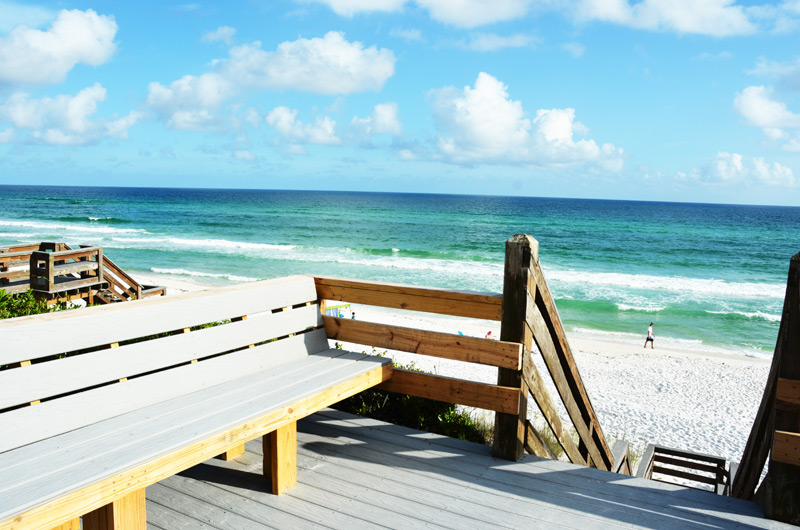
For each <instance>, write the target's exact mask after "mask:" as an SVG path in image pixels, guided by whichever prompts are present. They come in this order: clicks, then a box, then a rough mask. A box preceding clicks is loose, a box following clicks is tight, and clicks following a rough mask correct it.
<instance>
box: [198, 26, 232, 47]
mask: <svg viewBox="0 0 800 530" xmlns="http://www.w3.org/2000/svg"><path fill="white" fill-rule="evenodd" d="M235 35H236V28H232V27H230V26H220V27H218V28H217V29H215V30H214V31H207V32H206V33H204V34H203V42H224V43H225V44H227V45H228V46H231V45H233V37H234V36H235Z"/></svg>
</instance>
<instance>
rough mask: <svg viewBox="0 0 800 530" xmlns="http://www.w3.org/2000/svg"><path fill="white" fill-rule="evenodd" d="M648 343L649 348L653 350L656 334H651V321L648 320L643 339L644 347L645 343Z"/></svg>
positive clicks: (645, 346)
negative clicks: (648, 324)
mask: <svg viewBox="0 0 800 530" xmlns="http://www.w3.org/2000/svg"><path fill="white" fill-rule="evenodd" d="M648 342H649V343H650V349H652V350H655V349H656V347H655V342H656V336H655V335H653V323H652V322H650V327H649V328H647V338H646V339H644V346H643V347H644V348H647V343H648Z"/></svg>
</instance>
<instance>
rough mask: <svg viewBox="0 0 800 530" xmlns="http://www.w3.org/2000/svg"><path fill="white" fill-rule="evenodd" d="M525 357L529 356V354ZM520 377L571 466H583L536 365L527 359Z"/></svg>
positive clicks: (576, 447)
mask: <svg viewBox="0 0 800 530" xmlns="http://www.w3.org/2000/svg"><path fill="white" fill-rule="evenodd" d="M527 355H528V356H529V355H530V354H527ZM522 376H523V378H524V379H525V383H526V385H527V386H528V390H529V391H530V393H531V396H532V397H533V400H534V402H535V403H536V406H537V407H539V411H540V412H541V413H542V416H544V419H545V421H546V422H547V424H548V425H549V426H550V429H552V431H553V433H554V434H555V436H556V439H557V440H558V443H559V445H560V446H561V448H562V449H563V450H564V453H565V454H566V455H567V458H568V459H569V461H570V462H572V463H573V464H580V465H583V466H585V465H586V459H584V458H583V456H582V455H581V453H580V451H579V450H578V446H577V445H576V444H575V441H574V440H573V439H572V436H571V435H570V433H569V431H568V430H567V429H566V428H565V427H564V425H563V424H562V423H561V418H560V417H559V415H558V409H557V408H556V405H555V403H554V402H553V400H552V398H551V397H550V394H549V393H548V392H547V388H546V387H545V386H544V380H543V379H542V376H541V375H540V374H539V369H538V368H536V365H535V364H533V361H532V360H531V359H528V360H527V362H525V363H524V365H523V371H522Z"/></svg>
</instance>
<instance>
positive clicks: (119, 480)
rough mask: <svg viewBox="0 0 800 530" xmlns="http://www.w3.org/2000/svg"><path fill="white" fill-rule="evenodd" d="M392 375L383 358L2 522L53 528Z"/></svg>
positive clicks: (20, 526)
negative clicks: (323, 387)
mask: <svg viewBox="0 0 800 530" xmlns="http://www.w3.org/2000/svg"><path fill="white" fill-rule="evenodd" d="M362 357H364V356H362ZM389 377H391V365H390V364H383V363H380V364H378V365H377V366H376V367H375V368H372V369H369V370H368V371H365V372H362V373H361V374H360V375H358V376H354V377H351V378H349V379H346V380H345V381H343V382H341V383H339V384H336V385H334V386H332V387H329V388H327V389H326V390H324V391H319V392H314V393H313V395H306V396H304V397H302V398H299V399H298V400H297V401H295V402H292V403H290V404H289V405H288V406H281V407H279V408H278V409H275V410H271V411H267V412H265V413H263V414H261V415H260V416H258V417H256V418H253V419H251V420H249V421H247V422H245V423H242V424H240V425H238V426H236V427H234V428H230V429H226V430H224V431H223V432H220V433H218V434H216V435H213V436H209V437H204V438H203V439H202V440H200V441H198V442H195V443H191V444H188V445H180V446H179V447H177V448H176V449H174V450H172V451H169V452H168V453H166V454H162V456H161V457H159V458H156V459H154V460H148V461H146V462H144V463H141V464H137V465H134V466H133V467H131V468H129V469H126V470H125V471H122V472H120V473H117V474H114V475H111V476H108V477H106V478H104V479H101V480H97V481H94V482H92V483H91V484H89V485H87V486H85V487H83V488H81V489H78V490H75V491H71V492H68V493H66V494H64V495H61V496H58V497H57V498H55V499H54V500H52V501H50V502H47V503H45V504H40V505H38V506H35V507H33V508H31V509H29V510H26V511H25V512H23V513H20V514H17V515H15V516H14V517H12V518H9V519H5V520H3V521H2V522H0V529H2V530H7V529H10V528H14V529H17V530H21V529H34V528H42V527H45V528H48V527H53V526H55V525H58V524H63V523H64V522H66V521H69V520H70V519H72V518H74V517H75V516H76V515H78V514H83V513H88V512H89V511H92V510H94V509H96V508H99V507H101V506H104V505H105V504H107V502H108V501H113V500H116V499H118V498H122V497H124V496H126V495H128V494H130V493H132V492H134V491H136V490H137V489H139V488H143V487H146V486H147V485H149V484H153V483H155V482H157V481H159V480H162V479H164V478H166V477H169V476H171V475H174V474H175V473H178V472H180V471H182V470H184V469H187V468H188V467H191V466H193V465H195V464H198V463H200V462H203V461H205V460H208V459H209V458H212V457H213V456H215V455H218V454H220V453H222V452H224V451H227V450H228V449H230V448H232V447H235V446H237V445H240V444H241V443H243V442H245V441H247V440H250V439H252V438H255V437H257V436H261V435H263V434H265V433H267V432H271V431H273V430H275V429H277V428H280V427H282V426H284V425H286V424H288V423H291V422H295V421H297V420H298V419H300V418H302V417H305V416H307V415H308V414H311V413H313V412H315V411H317V410H320V409H322V408H324V407H327V406H329V405H330V404H332V403H335V402H337V401H340V400H341V399H344V398H346V397H349V396H351V395H353V394H356V393H358V392H360V391H362V390H364V389H366V388H370V387H372V386H375V385H376V384H379V383H380V382H381V381H384V380H386V379H387V378H389Z"/></svg>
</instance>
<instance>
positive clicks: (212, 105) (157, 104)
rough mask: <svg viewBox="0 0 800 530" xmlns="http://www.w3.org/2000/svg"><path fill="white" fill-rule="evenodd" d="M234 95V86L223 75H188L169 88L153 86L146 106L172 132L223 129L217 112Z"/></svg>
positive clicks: (149, 87)
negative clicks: (164, 122) (173, 130)
mask: <svg viewBox="0 0 800 530" xmlns="http://www.w3.org/2000/svg"><path fill="white" fill-rule="evenodd" d="M233 92H234V87H233V85H232V84H231V83H229V82H228V81H227V80H226V79H224V78H223V77H222V76H220V75H217V74H213V73H211V74H203V75H200V76H192V75H186V76H183V77H182V78H180V79H178V80H177V81H173V82H172V83H171V84H170V85H169V86H168V87H167V86H164V85H162V84H161V83H157V82H152V83H150V84H149V85H148V87H147V99H146V100H145V105H146V106H147V107H148V108H150V109H152V110H153V111H155V112H156V113H158V114H159V116H160V117H161V118H162V119H163V120H165V121H166V123H167V126H168V127H170V128H172V129H178V130H184V131H186V130H195V131H196V130H208V129H215V128H219V127H221V120H220V118H219V117H218V116H217V110H218V109H219V107H220V106H221V105H222V104H223V103H224V101H225V100H226V99H227V98H229V97H230V96H231V95H232V94H233Z"/></svg>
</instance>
